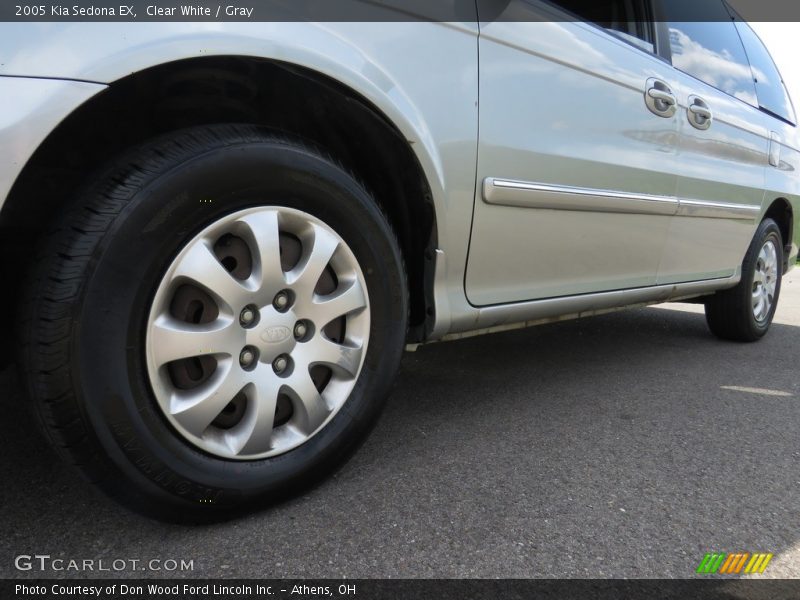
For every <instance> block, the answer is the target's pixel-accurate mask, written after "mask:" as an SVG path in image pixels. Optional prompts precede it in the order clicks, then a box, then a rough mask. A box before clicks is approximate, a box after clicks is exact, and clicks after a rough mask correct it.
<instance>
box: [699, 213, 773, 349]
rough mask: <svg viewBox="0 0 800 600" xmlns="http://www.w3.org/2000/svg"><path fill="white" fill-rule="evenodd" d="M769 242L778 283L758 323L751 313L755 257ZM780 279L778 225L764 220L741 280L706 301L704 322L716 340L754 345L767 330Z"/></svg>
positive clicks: (759, 227) (755, 238) (749, 250)
mask: <svg viewBox="0 0 800 600" xmlns="http://www.w3.org/2000/svg"><path fill="white" fill-rule="evenodd" d="M768 240H772V242H773V243H774V245H775V250H776V253H777V258H778V269H777V283H776V286H775V295H774V297H773V301H772V306H771V308H770V310H769V312H768V314H767V315H766V317H765V318H764V319H763V320H761V321H759V320H757V319H756V317H755V314H754V313H753V305H752V291H753V278H754V276H755V273H756V264H757V261H758V255H759V252H760V251H761V249H762V248H763V246H764V245H765V244H766V243H767V241H768ZM782 276H783V242H782V238H781V232H780V229H779V228H778V225H777V224H776V223H775V221H773V220H772V219H764V220H763V221H762V222H761V224H760V225H759V226H758V229H757V230H756V233H755V235H754V236H753V241H752V242H751V243H750V247H749V248H748V249H747V254H745V257H744V261H743V262H742V279H741V281H740V282H739V283H738V284H737V285H736V287H733V288H731V289H729V290H724V291H722V292H717V293H716V294H714V295H713V296H711V297H710V298H708V299H707V300H706V303H705V306H706V322H707V323H708V327H709V329H710V330H711V332H712V333H713V334H714V335H716V336H717V337H719V338H722V339H725V340H733V341H738V342H755V341H756V340H759V339H761V338H762V337H764V335H765V334H766V333H767V331H768V330H769V326H770V324H771V323H772V318H773V316H774V315H775V309H776V308H777V306H778V298H779V297H780V293H781V280H782Z"/></svg>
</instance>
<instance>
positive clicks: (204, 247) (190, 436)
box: [146, 207, 370, 460]
mask: <svg viewBox="0 0 800 600" xmlns="http://www.w3.org/2000/svg"><path fill="white" fill-rule="evenodd" d="M369 328H370V320H369V299H368V296H367V287H366V282H365V281H364V276H363V274H362V272H361V268H360V267H359V265H358V261H357V260H356V258H355V256H354V255H353V253H352V251H351V250H350V248H349V247H348V246H347V244H345V242H344V241H343V240H342V238H341V237H339V235H338V234H336V232H334V231H333V230H332V229H331V228H330V227H328V226H327V225H326V224H325V223H323V222H322V221H320V220H319V219H317V218H316V217H313V216H312V215H310V214H307V213H304V212H301V211H297V210H293V209H289V208H275V207H264V208H253V209H248V210H244V211H241V212H237V213H235V214H232V215H229V216H227V217H224V218H222V219H220V220H218V221H216V222H215V223H213V224H211V225H210V226H209V227H207V228H206V229H205V230H203V231H202V232H201V233H200V234H198V235H197V236H195V237H194V238H193V239H192V240H191V241H190V242H189V243H188V244H186V246H184V248H183V249H182V250H181V252H180V253H179V254H178V256H177V257H176V258H175V260H174V261H173V262H172V264H171V265H170V267H169V268H168V269H167V272H166V274H165V275H164V277H163V279H162V281H161V284H160V285H159V287H158V290H157V291H156V295H155V298H154V299H153V304H152V307H151V310H150V315H149V318H148V322H147V340H146V353H147V369H148V375H149V377H150V382H151V384H152V387H153V392H154V393H155V396H156V400H157V401H158V405H159V407H160V408H161V410H162V411H163V412H164V414H165V415H166V417H167V419H168V420H169V421H170V423H172V425H173V426H174V427H175V429H176V430H177V431H178V432H179V433H180V434H181V435H182V436H183V437H184V438H186V439H187V440H188V441H190V442H191V443H192V444H194V445H196V446H198V447H200V448H202V449H203V450H205V451H206V452H209V453H211V454H213V455H216V456H221V457H224V458H231V459H242V460H245V459H258V458H265V457H268V456H274V455H277V454H281V453H283V452H286V451H288V450H291V449H292V448H295V447H297V446H299V445H300V444H302V443H304V442H306V441H307V440H308V439H309V438H311V437H312V436H313V435H315V434H316V433H317V432H319V431H320V430H321V429H322V428H323V427H324V426H325V425H326V424H327V423H328V422H329V421H330V420H331V419H332V418H333V416H334V415H335V414H336V413H337V412H338V411H339V409H340V408H341V407H342V406H343V404H344V403H345V401H346V400H347V398H348V397H349V396H350V393H351V391H352V390H353V387H354V385H355V383H356V380H357V379H358V375H359V373H360V372H361V367H362V365H363V363H364V358H365V355H366V351H367V342H368V340H369Z"/></svg>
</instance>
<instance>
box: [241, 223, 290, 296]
mask: <svg viewBox="0 0 800 600" xmlns="http://www.w3.org/2000/svg"><path fill="white" fill-rule="evenodd" d="M239 223H241V225H242V226H243V227H244V228H246V230H247V232H248V234H249V236H250V239H251V241H252V242H253V244H254V245H255V246H256V252H255V259H256V265H257V275H256V277H257V285H258V288H259V291H260V292H263V293H265V294H273V295H274V294H276V293H278V291H280V290H282V289H283V288H284V287H285V285H286V278H285V275H284V272H283V269H282V268H281V254H280V236H279V229H278V212H277V211H275V210H270V211H262V212H257V213H252V214H248V215H245V216H243V217H242V218H240V219H239Z"/></svg>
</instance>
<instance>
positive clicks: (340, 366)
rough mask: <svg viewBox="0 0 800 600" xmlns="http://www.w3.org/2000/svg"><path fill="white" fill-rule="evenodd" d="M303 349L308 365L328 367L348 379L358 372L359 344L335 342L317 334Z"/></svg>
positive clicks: (360, 351)
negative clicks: (349, 344)
mask: <svg viewBox="0 0 800 600" xmlns="http://www.w3.org/2000/svg"><path fill="white" fill-rule="evenodd" d="M303 350H304V352H305V353H307V354H306V356H308V359H307V361H308V366H309V367H313V366H316V365H322V366H325V367H330V368H331V370H332V371H333V372H334V373H335V374H336V375H339V376H341V377H345V378H348V379H352V378H354V377H355V376H356V375H357V374H358V370H359V367H360V365H361V354H362V347H361V346H356V347H353V346H346V345H344V344H337V343H336V342H332V341H331V340H328V339H326V338H325V337H324V336H322V335H318V336H317V337H316V338H315V339H314V340H313V341H311V342H310V343H308V344H307V348H303Z"/></svg>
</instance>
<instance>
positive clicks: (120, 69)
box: [0, 2, 800, 339]
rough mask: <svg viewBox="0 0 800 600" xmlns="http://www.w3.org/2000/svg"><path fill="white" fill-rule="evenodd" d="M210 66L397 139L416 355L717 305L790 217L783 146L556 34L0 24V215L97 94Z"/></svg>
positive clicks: (791, 183)
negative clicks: (630, 309)
mask: <svg viewBox="0 0 800 600" xmlns="http://www.w3.org/2000/svg"><path fill="white" fill-rule="evenodd" d="M520 4H521V5H525V6H526V7H529V8H527V9H526V10H539V8H537V7H535V6H534V5H535V3H529V2H525V3H520ZM479 45H480V52H479ZM398 48H402V52H398ZM226 55H230V56H251V57H261V58H265V59H271V60H276V61H282V62H285V63H291V64H294V65H297V66H300V67H304V68H307V69H311V70H314V71H316V72H318V73H320V74H321V75H325V76H328V77H330V78H333V79H335V80H337V81H338V82H340V83H341V84H342V85H344V86H347V87H349V88H350V89H352V90H353V91H355V92H356V93H358V94H360V95H361V96H362V97H364V98H365V99H367V100H368V101H369V102H370V103H372V104H373V105H374V106H375V107H376V109H377V110H379V111H380V112H381V113H382V114H383V115H384V116H385V117H386V118H387V119H388V120H390V121H391V122H392V123H393V124H394V125H395V127H396V128H397V129H398V130H399V131H400V132H401V133H402V134H403V135H404V136H405V138H406V140H407V141H408V143H409V145H410V148H411V149H412V151H413V152H414V154H415V155H416V157H417V159H418V160H419V163H420V165H421V167H422V169H423V171H424V173H425V176H426V178H427V181H428V184H429V186H430V189H431V194H432V198H433V203H434V207H435V211H436V224H437V240H438V248H437V250H436V271H435V276H434V290H433V297H434V301H435V309H436V310H435V320H434V323H433V330H432V332H431V334H430V338H431V339H436V338H442V337H444V336H447V335H448V334H459V333H461V332H465V331H470V330H484V329H487V328H493V327H505V326H508V325H509V324H513V323H530V322H539V321H541V320H542V319H547V320H551V319H554V318H559V317H562V316H564V315H582V314H588V313H591V312H596V311H602V310H606V309H610V308H614V307H618V306H625V305H637V304H643V303H651V302H662V301H666V300H670V299H675V298H679V297H686V296H691V295H700V294H705V293H709V292H711V291H714V290H717V289H724V288H726V287H730V286H732V285H735V284H736V282H737V281H738V279H739V275H738V270H737V265H739V264H740V263H741V260H742V257H743V255H744V249H745V248H746V247H747V243H748V241H749V239H750V238H751V236H752V233H753V231H754V229H755V227H756V223H757V221H758V220H759V219H760V217H761V216H762V215H763V214H764V212H765V211H766V210H767V208H768V206H769V204H770V203H771V202H772V201H773V200H774V199H775V198H779V197H781V198H786V199H787V200H789V201H790V202H791V203H792V206H793V207H794V213H795V215H800V178H798V176H797V173H798V170H800V153H798V150H797V147H798V144H797V141H796V140H797V134H796V131H795V129H794V128H793V127H791V126H789V125H787V124H785V123H782V122H779V121H778V120H777V119H774V118H772V117H770V116H769V115H766V114H764V113H761V112H760V111H758V110H756V109H753V108H752V107H749V106H747V105H745V104H744V103H742V102H740V101H739V100H736V99H733V98H730V99H727V98H718V97H716V95H715V94H714V93H713V88H712V89H706V88H704V87H703V86H700V85H699V84H698V85H695V84H694V81H693V80H691V78H688V76H685V75H683V74H681V73H679V72H677V71H676V70H675V69H673V68H672V67H671V65H669V64H667V63H666V62H664V61H663V60H661V59H659V58H657V57H655V56H653V55H650V54H649V53H647V52H645V51H643V50H642V49H640V48H636V47H634V46H632V45H631V44H628V43H626V42H625V41H623V40H621V39H619V38H617V37H615V36H612V35H609V34H608V33H606V32H604V31H602V30H600V29H599V28H597V27H594V26H592V25H588V24H583V23H567V22H538V23H534V22H525V23H523V22H492V23H480V24H479V23H435V22H413V23H411V22H405V23H403V22H394V23H369V24H365V23H306V22H294V23H148V24H143V23H14V24H10V23H4V24H0V56H3V62H2V64H0V103H2V107H3V109H4V110H3V111H0V113H2V114H1V115H0V136H2V140H3V144H0V207H1V205H2V202H4V201H5V198H6V196H7V194H8V190H9V189H10V188H11V185H12V184H13V182H14V180H15V179H16V178H17V177H18V175H19V172H20V171H21V169H22V168H23V167H24V165H25V163H26V161H27V160H28V158H29V157H30V156H31V155H32V154H33V153H34V152H35V150H36V148H37V147H38V146H39V144H40V143H41V142H42V141H43V140H44V139H45V138H46V136H47V134H48V133H49V132H50V131H52V130H53V129H55V128H56V126H57V125H58V123H60V122H61V121H62V120H63V119H64V118H65V117H66V116H67V115H69V114H70V113H71V112H72V111H73V110H75V109H76V108H77V107H78V106H80V105H81V104H82V103H83V102H85V101H87V100H88V99H89V98H91V97H92V96H93V95H94V94H97V93H99V92H101V91H102V90H103V89H105V87H106V86H107V85H113V83H114V82H115V81H117V80H119V79H121V78H124V77H126V76H128V75H130V74H131V73H136V72H139V71H143V70H146V69H148V68H150V67H154V66H157V65H159V64H163V63H167V62H171V61H177V60H183V59H191V58H196V57H204V56H226ZM479 73H480V78H479ZM653 77H655V78H658V79H660V80H663V81H665V82H666V83H667V84H669V86H670V87H671V89H672V91H673V92H674V93H675V94H676V96H677V97H678V99H679V109H678V111H677V113H676V115H675V116H674V117H672V118H669V119H665V118H661V117H658V116H656V115H654V114H653V113H652V112H650V111H649V110H648V109H647V107H646V105H645V101H644V94H645V91H646V90H645V86H646V81H647V80H648V79H650V78H653ZM48 78H49V79H48ZM709 87H710V86H709ZM690 93H693V94H697V95H700V96H701V97H703V98H704V99H705V100H706V101H707V102H708V103H709V105H710V106H711V108H712V110H713V111H714V124H713V126H712V127H711V128H710V129H709V130H707V131H699V130H697V129H694V128H692V127H690V125H689V123H688V122H687V121H686V117H685V112H686V104H687V101H688V97H689V95H690ZM479 103H480V106H479ZM479 108H480V110H479ZM718 125H719V127H717V126H718ZM479 126H480V135H479ZM707 135H708V136H711V135H713V136H716V137H713V138H707V137H704V136H707ZM771 139H774V140H775V141H772V142H770V140H771ZM770 143H771V144H772V147H771V148H770ZM709 145H711V151H710V152H706V151H707V150H708V148H709ZM776 145H777V146H778V148H777V150H776V148H775V146H776ZM770 150H771V152H770ZM770 155H771V156H772V157H773V160H775V159H776V156H777V160H778V162H779V166H778V167H769V168H768V160H769V156H770ZM689 163H691V164H689ZM699 165H702V167H701V166H699ZM703 169H711V170H713V172H714V174H713V177H712V178H711V180H704V179H703V178H702V177H701V174H702V172H703ZM748 173H749V174H748ZM753 173H756V175H755V176H753ZM490 182H492V183H490ZM498 182H506V183H509V182H516V183H513V185H511V186H508V185H505V186H504V185H502V184H501V185H496V184H497V183H498ZM486 185H489V186H490V189H488V190H487V189H485V186H486ZM515 185H521V186H522V187H514V186H515ZM526 186H527V187H526ZM684 199H685V200H684ZM520 203H521V204H520ZM559 203H560V204H559ZM796 219H797V217H796ZM796 225H797V222H795V227H794V233H795V236H794V237H795V239H794V240H793V243H792V246H791V254H792V257H794V256H796V254H797V239H798V227H797V226H796ZM693 244H696V246H693Z"/></svg>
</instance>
